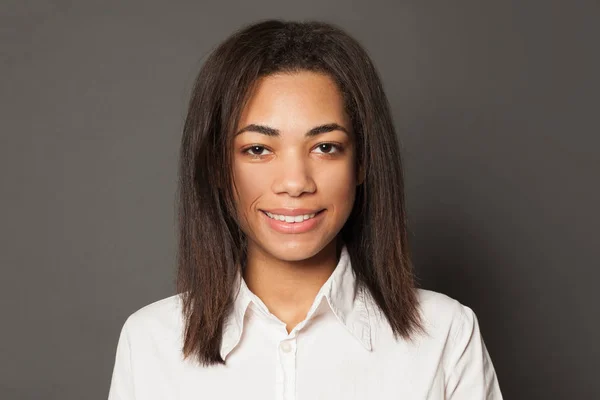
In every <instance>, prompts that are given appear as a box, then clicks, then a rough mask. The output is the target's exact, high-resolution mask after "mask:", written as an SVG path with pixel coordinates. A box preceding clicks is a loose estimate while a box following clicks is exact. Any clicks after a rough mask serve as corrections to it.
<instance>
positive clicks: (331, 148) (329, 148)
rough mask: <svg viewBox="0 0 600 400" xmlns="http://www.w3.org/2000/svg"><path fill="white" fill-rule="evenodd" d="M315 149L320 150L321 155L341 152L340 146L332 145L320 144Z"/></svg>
mask: <svg viewBox="0 0 600 400" xmlns="http://www.w3.org/2000/svg"><path fill="white" fill-rule="evenodd" d="M315 149H319V150H321V151H320V153H322V154H335V153H340V152H341V151H342V146H340V145H337V144H334V143H321V144H319V145H318V146H317V147H316V148H315Z"/></svg>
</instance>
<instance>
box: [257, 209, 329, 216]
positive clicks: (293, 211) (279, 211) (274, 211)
mask: <svg viewBox="0 0 600 400" xmlns="http://www.w3.org/2000/svg"><path fill="white" fill-rule="evenodd" d="M321 210H323V209H322V208H321V209H310V208H272V209H270V210H262V211H265V212H268V213H271V214H277V215H287V216H290V217H295V216H297V215H308V214H316V213H318V212H319V211H321Z"/></svg>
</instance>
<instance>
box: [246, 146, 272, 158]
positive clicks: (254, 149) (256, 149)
mask: <svg viewBox="0 0 600 400" xmlns="http://www.w3.org/2000/svg"><path fill="white" fill-rule="evenodd" d="M264 151H269V150H267V149H266V148H265V147H264V146H258V145H254V146H250V147H247V148H246V149H245V150H244V151H243V152H244V153H245V154H248V155H250V156H253V157H260V156H264V155H265V153H263V152H264Z"/></svg>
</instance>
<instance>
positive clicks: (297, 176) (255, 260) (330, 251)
mask: <svg viewBox="0 0 600 400" xmlns="http://www.w3.org/2000/svg"><path fill="white" fill-rule="evenodd" d="M331 124H337V125H339V128H336V127H334V126H331ZM250 125H261V126H266V127H269V128H271V129H275V130H277V131H278V135H277V136H273V135H267V134H265V133H261V132H258V131H259V130H260V129H255V128H253V127H252V126H250ZM322 125H330V126H329V129H322V130H325V131H326V132H322V133H319V134H316V135H313V136H306V133H307V132H309V131H310V130H311V129H313V128H315V127H318V126H322ZM249 126H250V127H249ZM237 128H238V129H237V130H236V132H238V133H237V134H236V136H235V137H234V141H233V152H234V156H233V176H234V178H233V180H234V182H233V183H234V189H235V190H234V191H235V192H236V204H237V211H238V214H239V216H240V219H241V221H242V222H241V229H242V230H243V231H244V233H245V234H246V236H247V238H248V258H247V265H246V268H245V270H244V279H245V281H246V284H247V285H248V287H249V289H250V290H251V291H252V292H253V293H254V294H256V295H257V296H258V297H259V298H260V299H261V300H262V301H263V302H264V303H265V305H266V306H267V307H268V308H269V311H270V312H271V313H272V314H273V315H275V316H276V317H277V318H279V319H280V320H281V321H282V322H284V323H285V325H286V330H287V331H288V333H289V332H290V331H291V330H292V329H293V327H294V326H296V325H297V324H298V323H299V322H301V321H302V320H304V318H305V317H306V314H307V312H308V310H309V309H310V306H311V305H312V303H313V301H314V299H315V296H316V295H317V292H318V291H319V289H320V288H321V287H322V286H323V284H324V283H325V281H326V280H327V279H328V278H329V276H330V275H331V273H332V272H333V270H334V269H335V267H336V265H337V251H338V250H339V249H337V248H336V237H337V235H338V233H339V232H340V230H341V228H342V227H343V225H344V223H345V222H346V220H347V219H348V217H349V215H350V212H351V210H352V206H353V204H354V198H355V191H356V185H358V184H360V183H361V182H359V180H357V174H356V156H355V143H354V139H353V132H352V130H351V128H352V127H351V123H350V119H349V116H348V115H347V113H346V112H345V109H344V102H343V98H342V95H341V93H340V91H339V89H338V87H337V85H336V84H335V83H334V81H333V80H332V79H331V78H330V77H329V76H328V75H325V74H321V73H315V72H309V71H301V72H294V73H281V74H274V75H269V76H267V77H263V78H261V79H260V80H259V81H257V82H256V85H255V87H254V90H253V91H252V92H251V95H250V98H249V101H248V103H247V104H246V106H245V108H244V110H243V112H242V114H241V118H240V122H239V124H238V127H237ZM240 131H241V133H239V132H240ZM256 146H258V147H256ZM275 208H308V209H318V210H321V209H324V210H325V211H324V215H323V218H322V220H321V222H320V223H319V225H318V226H317V227H316V228H315V229H313V230H311V231H308V232H305V233H280V232H277V231H275V230H273V229H272V228H271V227H270V226H269V224H268V219H267V218H268V217H266V216H265V215H264V213H263V212H262V211H261V210H271V209H275Z"/></svg>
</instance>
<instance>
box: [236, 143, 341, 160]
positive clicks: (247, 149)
mask: <svg viewBox="0 0 600 400" xmlns="http://www.w3.org/2000/svg"><path fill="white" fill-rule="evenodd" d="M324 145H329V146H332V147H333V148H335V149H336V151H335V152H333V153H320V154H325V155H336V154H340V153H342V151H343V150H344V149H343V147H342V145H341V144H337V143H330V142H325V143H319V144H318V145H317V146H316V148H319V147H321V146H324ZM255 148H260V149H265V150H267V148H266V147H265V146H262V145H258V144H255V145H251V146H248V147H246V148H244V149H243V150H242V153H243V154H246V155H248V156H250V157H252V158H261V157H264V156H265V155H266V154H264V155H263V154H250V150H252V149H255Z"/></svg>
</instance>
